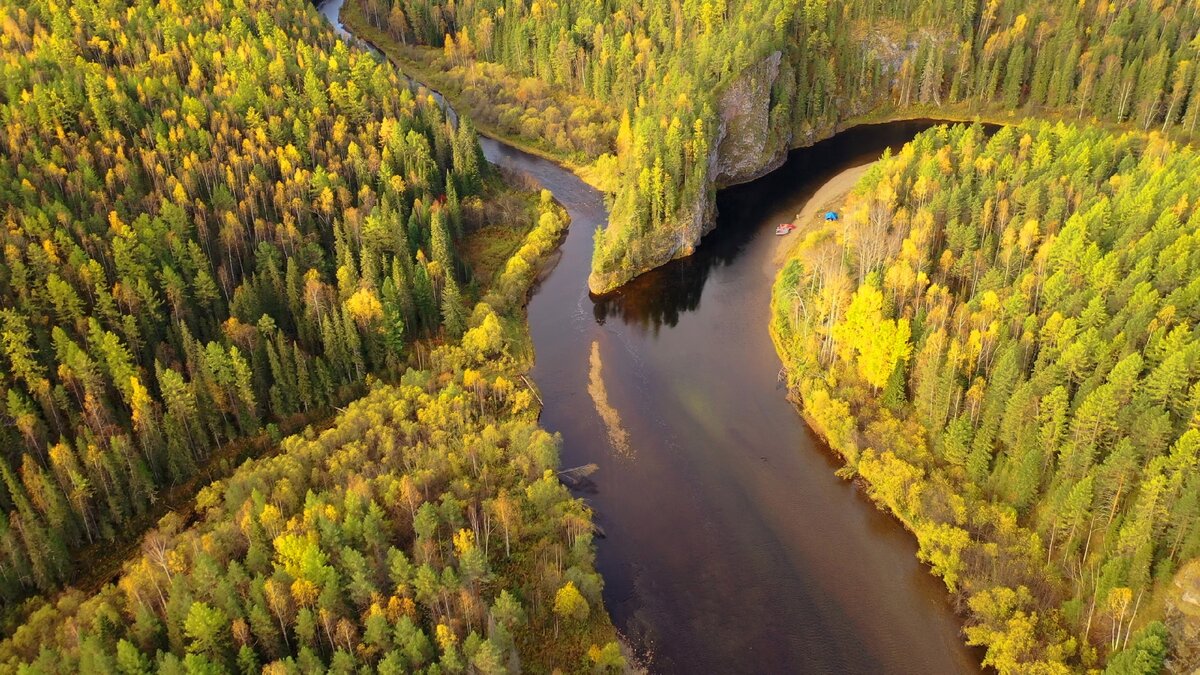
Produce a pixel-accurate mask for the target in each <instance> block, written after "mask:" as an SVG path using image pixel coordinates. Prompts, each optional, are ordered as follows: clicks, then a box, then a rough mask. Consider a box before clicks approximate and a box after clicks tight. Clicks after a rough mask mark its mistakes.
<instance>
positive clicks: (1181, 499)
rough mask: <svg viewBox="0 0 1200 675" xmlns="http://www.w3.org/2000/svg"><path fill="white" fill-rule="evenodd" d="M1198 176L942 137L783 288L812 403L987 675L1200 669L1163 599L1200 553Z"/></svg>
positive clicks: (802, 259)
mask: <svg viewBox="0 0 1200 675" xmlns="http://www.w3.org/2000/svg"><path fill="white" fill-rule="evenodd" d="M1197 169H1200V157H1198V156H1197V155H1196V153H1195V151H1194V150H1193V149H1192V148H1191V147H1181V146H1179V145H1178V144H1175V143H1172V142H1170V141H1168V140H1166V139H1165V138H1163V137H1161V136H1159V135H1157V134H1155V135H1151V136H1146V135H1143V134H1140V133H1134V132H1130V133H1125V134H1120V135H1114V134H1111V133H1108V132H1105V131H1102V130H1098V129H1096V128H1092V127H1074V126H1065V125H1062V124H1058V125H1051V124H1049V123H1026V124H1024V125H1021V126H1014V127H1006V128H1003V129H1002V130H1000V131H999V132H997V133H996V134H995V135H994V136H992V137H990V138H988V137H987V136H986V134H985V133H984V131H983V130H982V128H981V127H979V126H970V127H968V126H954V127H936V128H934V129H933V130H930V131H927V132H924V133H922V134H920V135H919V136H918V137H917V138H916V139H915V140H914V141H913V142H912V143H910V144H908V145H907V146H905V147H904V149H903V150H902V151H901V152H899V153H898V154H897V155H895V156H885V157H884V159H883V160H882V161H880V162H879V163H878V164H877V165H876V166H875V167H873V168H872V169H871V170H870V171H869V172H868V173H867V174H866V175H865V176H864V177H863V178H862V179H861V180H860V181H859V183H858V184H857V186H856V187H855V188H854V189H853V192H852V193H851V194H850V196H849V197H847V198H846V201H845V205H844V218H843V220H842V221H840V222H838V223H832V224H829V225H826V226H823V227H819V228H817V229H816V230H814V231H811V232H809V233H807V236H806V238H805V239H804V241H803V242H802V243H801V244H800V245H799V246H798V248H797V250H796V252H794V253H793V255H792V257H791V258H790V259H789V261H788V262H787V264H786V266H785V267H784V268H783V270H782V271H781V273H780V274H779V277H778V279H777V281H776V286H775V290H774V297H773V311H772V325H771V328H772V333H773V336H774V337H775V341H776V345H777V347H778V349H779V351H780V353H781V355H782V356H783V359H784V362H785V366H786V369H787V375H788V384H789V386H790V387H791V388H792V389H793V391H795V393H796V394H797V395H798V396H799V397H800V399H801V400H802V405H803V409H804V412H805V415H806V417H807V418H808V419H809V421H810V422H811V424H812V426H813V427H814V428H815V429H816V430H817V431H818V432H819V433H820V434H821V435H822V436H823V437H824V438H826V439H827V440H828V442H829V444H830V446H831V447H832V448H834V449H835V450H836V451H837V452H838V453H840V454H841V455H842V457H843V458H844V459H845V461H846V466H845V468H844V469H843V471H844V472H845V473H846V475H848V476H859V477H861V478H862V479H863V480H865V482H866V485H867V490H868V492H869V493H870V495H871V497H872V498H873V499H874V500H876V501H877V502H878V503H880V504H881V505H883V506H884V507H885V508H886V509H888V510H889V511H890V512H892V513H893V514H894V515H895V516H896V517H897V518H899V519H900V520H901V521H902V522H904V524H905V525H906V526H907V527H908V528H909V529H910V530H912V531H913V533H914V534H915V535H916V538H917V541H918V543H919V545H920V552H919V556H920V557H921V559H922V560H923V561H925V562H927V563H929V565H930V566H931V567H932V569H933V572H934V573H935V574H937V575H938V576H940V577H941V578H942V580H943V581H944V582H945V584H946V588H947V589H948V590H949V591H950V592H951V593H952V594H953V596H954V597H955V598H956V599H957V601H958V602H959V603H960V605H961V606H962V607H963V609H964V611H965V613H966V615H967V617H968V623H967V627H966V629H965V630H966V636H967V640H968V642H969V643H971V644H975V645H981V646H983V647H985V648H986V656H985V659H984V664H985V665H990V666H993V667H994V668H996V669H997V670H998V671H999V672H1001V673H1030V672H1041V673H1054V672H1069V671H1071V670H1075V669H1078V668H1096V667H1104V666H1105V664H1107V671H1108V672H1111V673H1150V672H1158V671H1159V670H1160V669H1162V668H1163V666H1164V662H1165V661H1166V662H1168V663H1169V664H1170V665H1171V666H1172V668H1173V669H1174V670H1175V671H1176V672H1190V671H1191V669H1193V668H1195V667H1196V666H1197V665H1198V664H1200V653H1197V650H1196V644H1195V643H1194V642H1191V641H1192V640H1194V633H1192V634H1190V636H1189V634H1188V633H1187V631H1188V630H1192V631H1194V628H1188V627H1187V625H1186V618H1185V617H1184V616H1182V615H1181V614H1180V612H1179V611H1178V610H1177V608H1175V606H1174V605H1173V604H1172V602H1171V596H1172V594H1173V593H1174V592H1175V591H1174V588H1173V578H1174V575H1175V573H1176V571H1177V570H1179V568H1180V567H1181V566H1182V565H1183V564H1184V563H1186V562H1187V561H1188V560H1189V559H1192V558H1195V557H1196V556H1197V555H1200V472H1198V471H1197V470H1196V464H1197V453H1198V451H1200V380H1198V377H1200V371H1198V370H1197V365H1198V364H1197V360H1196V354H1197V348H1198V347H1200V342H1197V340H1196V333H1195V325H1196V320H1197V317H1198V314H1197V312H1198V311H1200V281H1197V280H1198V279H1200V274H1198V271H1200V270H1198V269H1197V264H1200V258H1198V257H1197V248H1196V231H1197V223H1198V221H1200V210H1198V209H1197V208H1196V200H1195V197H1194V195H1195V192H1196V189H1197V186H1196V185H1195V182H1194V178H1193V177H1194V176H1195V175H1197ZM1193 574H1194V572H1193ZM1189 643H1190V644H1189Z"/></svg>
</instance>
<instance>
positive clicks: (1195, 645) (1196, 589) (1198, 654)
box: [1166, 560, 1200, 673]
mask: <svg viewBox="0 0 1200 675" xmlns="http://www.w3.org/2000/svg"><path fill="white" fill-rule="evenodd" d="M1166 604H1167V611H1166V615H1167V626H1168V628H1169V629H1170V631H1171V643H1172V646H1173V648H1174V649H1173V651H1174V654H1173V655H1172V657H1171V660H1170V661H1169V662H1168V663H1167V667H1168V670H1169V672H1172V673H1192V672H1200V560H1193V561H1191V562H1190V563H1188V564H1187V565H1184V566H1183V569H1181V570H1179V572H1178V573H1177V574H1176V575H1175V579H1174V581H1173V582H1172V584H1171V590H1170V591H1169V592H1168V596H1167V603H1166Z"/></svg>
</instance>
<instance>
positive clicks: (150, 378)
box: [0, 0, 624, 673]
mask: <svg viewBox="0 0 1200 675" xmlns="http://www.w3.org/2000/svg"><path fill="white" fill-rule="evenodd" d="M0 26H2V29H3V33H2V34H0V55H2V56H3V58H2V59H0V72H2V77H0V79H2V80H3V82H4V87H3V89H2V90H0V122H2V123H3V127H4V133H3V134H0V136H2V137H3V139H2V140H0V143H3V151H2V152H0V163H2V165H0V203H2V204H3V205H4V211H3V219H4V223H5V228H4V231H3V233H2V234H0V238H2V240H3V252H4V263H3V265H0V307H3V309H0V353H2V356H0V394H2V395H0V422H3V423H2V424H0V446H2V447H4V449H5V450H4V453H3V455H2V456H0V476H2V477H3V481H2V483H0V542H2V545H0V599H2V601H3V606H4V621H5V625H6V628H5V631H4V635H5V639H4V641H3V642H0V664H2V665H0V670H4V671H6V672H8V671H13V670H22V669H26V668H28V669H30V670H31V672H97V673H109V672H128V673H139V672H150V671H163V672H229V671H240V672H258V671H259V670H260V669H266V670H270V671H271V672H293V671H295V670H296V669H301V670H303V671H305V672H317V671H324V670H326V669H328V670H330V671H336V672H350V671H357V670H358V669H360V668H368V667H369V668H372V669H375V670H379V671H382V672H396V673H400V672H416V671H425V670H428V671H429V672H461V671H463V670H464V669H468V668H470V669H471V670H472V671H474V672H486V673H500V672H511V671H517V670H522V669H532V670H539V671H546V670H549V669H550V668H551V667H552V666H555V667H564V666H565V667H568V668H571V669H577V670H587V669H598V670H604V669H606V668H620V667H622V666H623V663H624V657H623V656H622V653H621V651H620V649H619V648H618V646H617V644H616V643H615V642H614V638H615V636H614V634H613V629H612V626H611V623H610V622H609V619H608V615H607V613H606V612H605V610H604V607H603V603H602V600H601V597H600V590H601V588H602V585H603V582H602V580H601V579H600V577H599V575H598V574H597V573H596V572H595V570H594V568H593V547H592V525H591V516H590V512H589V510H588V509H587V507H586V506H585V505H584V504H583V502H582V501H580V500H578V499H574V498H572V497H571V495H570V494H569V493H568V492H567V491H566V489H565V488H564V487H563V486H562V484H561V483H560V482H559V479H558V476H557V473H556V472H557V471H558V468H559V467H558V446H559V443H560V441H559V439H558V438H557V437H555V436H553V435H550V434H548V433H547V432H545V431H543V430H541V429H539V428H538V426H537V408H538V406H537V403H536V400H537V399H536V396H537V395H536V392H534V391H532V390H531V389H529V387H528V385H525V384H523V382H524V380H523V379H522V377H521V372H522V371H523V370H524V369H525V368H527V367H528V360H529V357H530V353H529V348H528V346H527V339H526V337H525V333H524V328H523V315H522V307H523V303H524V300H525V297H526V295H527V293H528V289H529V287H530V285H531V283H532V282H533V278H534V274H535V271H536V269H537V268H538V266H539V265H540V264H541V262H542V260H543V259H544V258H545V257H546V256H547V255H548V254H549V252H550V251H552V250H553V248H554V247H555V246H556V245H557V242H558V241H559V239H560V237H561V234H562V230H563V228H564V227H565V225H566V220H567V217H566V214H565V212H564V211H563V210H562V209H561V208H560V207H558V206H557V205H556V204H555V203H554V201H553V200H552V198H551V196H550V195H549V194H548V193H543V194H542V196H541V197H540V198H538V197H537V196H535V195H530V194H528V193H526V192H523V191H522V190H523V188H520V187H513V186H509V185H507V184H506V183H504V182H503V181H501V180H500V178H499V177H498V176H496V175H494V173H493V172H491V171H490V170H489V168H488V165H487V164H486V163H485V162H484V160H483V157H482V153H481V151H480V148H479V144H478V141H477V137H476V135H475V130H474V127H473V126H472V124H471V123H470V122H469V121H463V122H462V123H461V124H457V125H455V124H452V123H451V122H450V121H449V120H448V119H447V118H446V116H445V114H444V113H443V111H442V110H441V109H440V108H439V107H438V105H437V104H436V102H435V100H434V98H433V97H432V96H430V95H429V94H428V92H426V91H425V90H423V89H420V88H416V87H413V86H410V84H409V83H408V82H407V81H406V80H404V79H403V78H402V76H401V75H400V73H399V72H398V71H397V70H395V69H394V68H392V67H391V66H390V65H388V64H385V63H381V62H380V61H378V60H376V59H375V58H374V57H373V56H371V55H370V54H369V53H367V52H366V51H364V50H362V49H359V48H357V47H351V46H349V45H348V44H347V43H346V42H345V41H342V40H340V39H338V38H337V37H336V36H335V34H334V32H333V30H332V28H331V27H330V26H329V25H328V24H327V23H326V22H325V21H324V20H323V19H322V18H321V17H320V16H319V15H318V14H317V13H316V12H315V11H314V10H313V8H312V7H311V6H310V5H309V4H307V3H306V2H303V1H302V0H285V2H282V3H274V2H272V3H264V2H260V1H258V0H249V1H244V0H234V1H233V2H223V1H222V0H194V1H188V0H184V1H182V2H175V1H173V0H167V1H166V2H150V1H149V0H141V1H139V2H136V3H134V4H133V5H131V6H129V7H125V6H118V5H114V4H112V3H96V2H77V3H70V4H69V5H67V6H63V5H61V4H55V3H46V2H36V1H35V2H20V3H17V4H15V5H14V4H11V3H10V4H6V5H4V6H3V7H2V8H0ZM499 229H504V232H505V236H506V237H507V240H511V241H512V243H511V245H508V246H507V248H506V247H505V246H503V245H498V244H497V243H496V242H492V243H490V244H488V245H486V246H479V245H472V244H471V241H472V237H473V236H474V235H475V234H476V233H478V232H487V233H489V234H490V233H494V232H496V231H497V230H499ZM501 239H503V237H502V238H501ZM500 243H501V244H503V243H504V242H503V241H502V242H500ZM480 250H482V253H479V252H478V251H480ZM476 256H479V257H480V258H481V259H479V260H476V259H474V257H476ZM486 257H490V259H487V260H484V259H482V258H486ZM360 397H361V398H360ZM355 399H359V400H357V401H355ZM352 401H354V402H353V403H351V402H352ZM348 404H349V405H348ZM335 413H336V417H335ZM297 432H298V433H297ZM289 433H295V435H292V436H289V437H287V438H283V437H284V436H285V435H287V434H289ZM246 457H251V459H249V460H247V461H244V462H243V461H242V460H243V459H245V458H246ZM239 462H241V464H240V465H238V463H239ZM235 466H236V468H235ZM202 486H203V487H202ZM176 493H179V494H182V495H183V497H184V498H183V499H182V500H179V499H175V498H174V497H175V496H177V494H176ZM193 495H194V498H192V497H193ZM143 534H144V535H145V536H144V537H143V536H142V535H143ZM139 541H140V545H139V544H134V548H133V549H132V551H131V553H130V554H129V555H128V559H127V560H126V561H125V562H124V564H119V563H120V562H121V560H120V556H121V555H122V553H121V551H122V550H124V549H123V548H122V547H127V546H128V545H129V544H131V543H133V542H139ZM105 555H113V556H116V558H115V562H116V563H118V567H119V569H117V570H114V571H111V572H109V574H110V576H112V579H111V583H106V582H107V581H108V580H107V579H104V578H101V579H97V578H96V576H95V574H96V570H95V569H94V566H95V565H96V563H97V559H98V558H101V557H103V556H105ZM102 571H103V570H101V572H102ZM77 582H82V584H83V585H82V586H78V587H76V588H68V589H67V590H65V591H64V590H63V589H64V588H65V587H68V586H72V585H74V584H76V583H77Z"/></svg>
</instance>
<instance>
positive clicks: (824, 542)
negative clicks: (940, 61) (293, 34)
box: [321, 0, 979, 673]
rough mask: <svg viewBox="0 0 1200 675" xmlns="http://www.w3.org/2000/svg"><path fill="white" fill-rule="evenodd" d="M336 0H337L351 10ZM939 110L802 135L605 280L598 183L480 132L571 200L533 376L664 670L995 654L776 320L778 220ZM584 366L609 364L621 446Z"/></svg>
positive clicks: (549, 282)
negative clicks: (841, 428)
mask: <svg viewBox="0 0 1200 675" xmlns="http://www.w3.org/2000/svg"><path fill="white" fill-rule="evenodd" d="M340 3H341V0H332V1H331V2H329V3H326V4H324V5H322V7H321V11H322V12H323V13H324V14H325V15H326V16H329V17H331V20H333V21H334V22H335V25H337V24H336V17H337V11H338V6H340ZM931 124H932V123H931V122H927V121H913V122H897V123H892V124H886V125H875V126H864V127H856V128H853V129H850V130H847V131H844V132H842V133H840V134H838V135H837V136H835V137H834V138H832V139H830V140H828V141H824V142H822V143H818V144H817V145H815V146H813V147H810V148H805V149H800V150H795V151H793V152H792V153H791V154H790V155H789V158H788V161H787V163H786V164H785V165H784V166H783V167H782V168H780V169H779V170H777V171H775V172H773V173H771V174H770V175H768V176H766V177H764V178H762V179H760V180H757V181H754V182H752V183H749V184H746V185H741V186H737V187H733V188H729V189H726V190H723V191H722V192H721V193H720V194H719V195H718V200H717V201H718V208H719V212H720V216H719V217H718V223H717V229H716V231H715V232H714V233H712V234H710V235H709V236H708V237H706V238H705V239H704V241H703V242H702V243H701V245H700V246H699V247H698V250H697V252H696V253H695V254H694V255H692V256H691V257H689V258H686V259H683V260H677V261H674V262H671V263H669V264H667V265H665V266H663V267H661V268H659V269H657V270H654V271H652V272H650V273H648V274H645V275H643V276H641V277H639V278H638V279H636V280H634V281H633V282H631V283H629V284H627V285H626V286H624V287H622V288H621V289H619V290H618V291H617V292H615V293H614V294H611V295H609V296H606V297H604V298H601V299H596V298H593V297H591V296H590V295H589V294H588V290H587V276H588V270H589V266H590V260H591V251H592V234H593V231H594V230H595V229H596V228H597V227H601V226H602V225H603V224H604V223H605V222H606V220H607V212H606V210H605V205H604V202H603V199H602V197H601V195H600V194H599V193H598V192H596V191H595V190H594V189H592V188H591V187H589V186H588V185H586V184H584V183H583V182H582V181H581V180H579V178H577V177H576V176H575V175H574V174H572V173H570V172H569V171H567V170H565V169H563V168H561V167H559V166H557V165H555V164H554V163H552V162H549V161H546V160H543V159H540V158H537V157H533V156H531V155H528V154H526V153H523V152H521V151H519V150H516V149H514V148H511V147H509V146H507V145H505V144H503V143H500V142H498V141H496V140H493V139H488V138H481V139H480V142H481V144H482V146H483V149H484V154H485V155H486V157H487V159H488V160H489V161H490V162H492V163H493V164H496V165H499V166H503V167H507V168H509V169H513V170H516V171H520V172H523V173H525V174H528V175H529V176H531V177H532V178H534V179H535V180H536V181H537V182H539V183H540V184H541V185H542V186H543V187H545V188H546V189H549V190H550V191H551V192H553V193H554V196H555V197H556V198H557V199H558V200H559V201H560V202H561V203H562V204H563V205H564V206H565V207H566V208H567V210H568V211H569V212H570V215H571V225H570V229H569V231H568V234H567V237H566V239H565V240H564V242H563V244H562V248H561V259H560V260H559V261H558V264H557V266H556V267H555V268H554V269H553V271H551V272H550V273H549V274H548V275H547V276H546V278H545V279H544V280H543V281H542V283H541V284H540V286H539V287H538V288H537V290H536V291H535V293H534V294H533V297H532V298H531V300H530V303H529V307H528V312H529V324H530V330H531V331H532V335H533V342H534V346H535V349H536V354H537V357H536V358H537V361H536V365H535V367H534V369H533V371H532V373H531V377H532V379H533V380H534V381H535V382H536V383H537V386H538V388H539V389H540V390H541V395H542V398H543V399H544V401H545V406H544V408H543V411H542V417H541V421H542V424H543V426H545V427H546V428H547V429H549V430H551V431H556V432H559V433H561V434H562V436H563V441H564V443H563V462H564V465H565V466H574V465H581V464H586V463H595V464H596V465H598V467H599V470H598V471H597V472H596V473H595V474H594V475H593V476H592V477H591V484H590V486H589V488H588V489H587V490H585V491H584V492H583V493H582V496H584V497H585V498H586V499H587V501H588V502H589V504H591V506H592V507H593V508H594V509H595V511H596V520H597V522H598V523H599V524H600V525H601V526H602V527H603V529H604V531H605V532H606V533H607V537H606V538H604V539H601V540H599V541H598V545H597V567H598V569H599V571H600V573H601V574H602V575H603V576H604V580H605V591H604V600H605V603H606V605H607V607H608V610H609V612H610V613H611V615H612V617H613V621H614V623H615V624H616V625H617V627H618V628H619V629H620V630H621V632H622V634H623V635H624V636H625V637H626V638H627V639H629V641H630V642H631V643H632V644H633V645H635V646H636V647H637V648H638V649H639V650H640V651H642V652H643V653H645V654H646V655H647V658H648V664H649V666H650V669H651V670H652V671H654V672H686V673H732V672H761V673H957V672H977V671H978V670H979V666H978V655H977V654H976V653H974V652H973V651H972V650H970V649H968V648H966V647H965V646H964V645H963V644H962V640H961V637H960V635H959V632H960V629H961V624H960V622H959V620H958V619H957V617H956V616H955V615H954V614H953V612H952V611H951V608H950V606H949V604H948V598H947V595H946V593H945V589H944V587H943V586H942V585H941V582H939V581H938V580H936V579H935V578H934V577H932V576H931V575H930V574H929V573H928V571H927V570H926V569H925V568H924V567H923V566H922V565H920V564H919V563H918V561H917V559H916V543H915V541H914V540H913V538H912V536H911V535H910V534H909V533H907V532H905V531H904V530H903V529H902V528H901V526H900V525H899V524H898V523H897V522H896V521H895V520H894V519H892V518H891V517H889V516H887V515H886V514H884V513H883V512H881V511H879V510H877V509H876V508H875V507H874V506H873V505H872V504H871V503H870V501H869V500H868V499H867V498H866V497H865V496H864V495H861V494H859V493H858V490H857V488H856V487H855V486H854V485H853V484H852V483H850V482H847V481H844V480H841V479H838V478H837V477H835V476H834V471H835V470H836V469H837V468H838V466H840V462H839V461H838V460H837V459H836V458H835V457H834V456H833V455H832V453H830V452H829V450H828V449H827V448H826V447H825V446H824V445H823V444H822V443H821V441H820V440H819V439H817V438H816V437H815V436H814V435H813V433H812V432H811V431H810V430H809V429H808V427H807V426H806V425H805V424H804V422H803V420H802V419H801V418H800V417H799V415H798V414H797V412H796V410H795V408H794V407H793V406H792V404H791V403H789V402H788V401H787V399H786V391H785V387H784V386H783V384H782V383H781V382H780V381H779V379H778V373H779V369H780V361H779V358H778V356H777V355H776V353H775V350H774V347H773V345H772V343H771V339H770V337H769V335H768V332H767V319H768V304H769V301H770V289H771V283H772V281H773V278H774V274H775V257H776V253H777V249H778V246H779V239H778V238H777V237H776V236H775V234H774V226H775V225H776V224H777V223H779V222H785V221H790V220H791V218H792V215H793V214H794V213H796V211H797V210H798V209H799V208H800V207H801V206H802V205H804V204H805V203H806V202H807V201H808V199H809V197H811V196H812V195H813V193H814V192H815V191H816V190H817V189H818V188H819V187H821V186H822V185H823V184H825V183H826V182H827V181H829V180H830V179H831V178H832V177H834V176H835V175H837V174H838V173H840V172H841V171H843V170H845V169H847V168H850V167H854V166H859V165H862V164H865V163H867V162H870V161H872V160H874V159H876V158H878V156H879V155H880V154H881V153H882V151H883V150H884V149H885V148H888V147H891V148H898V147H899V146H900V145H901V144H903V143H904V142H905V141H907V140H909V139H911V138H912V137H913V135H915V134H916V133H918V132H919V131H921V130H923V129H925V128H927V127H929V126H930V125H931ZM792 236H799V235H792ZM596 356H598V357H599V358H598V359H596ZM597 360H598V362H599V363H598V364H597ZM597 365H599V368H598V369H597V367H596V366H597ZM596 371H598V372H596ZM597 376H598V378H597ZM589 378H597V379H599V380H600V381H602V382H603V388H604V390H605V396H606V399H607V404H608V407H609V408H611V410H615V412H616V414H617V415H618V416H619V417H620V426H621V427H622V428H623V430H624V433H625V434H627V436H626V440H625V442H624V443H623V444H615V443H614V442H613V441H612V438H611V434H610V433H609V429H608V426H606V423H605V422H604V421H603V420H602V418H601V416H600V414H599V413H598V412H597V406H596V404H595V401H594V398H593V396H592V394H591V393H589ZM593 389H595V385H594V384H593Z"/></svg>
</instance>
